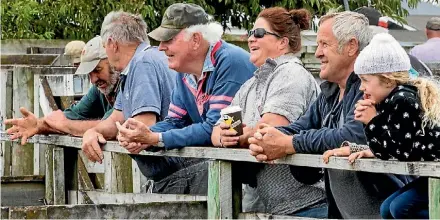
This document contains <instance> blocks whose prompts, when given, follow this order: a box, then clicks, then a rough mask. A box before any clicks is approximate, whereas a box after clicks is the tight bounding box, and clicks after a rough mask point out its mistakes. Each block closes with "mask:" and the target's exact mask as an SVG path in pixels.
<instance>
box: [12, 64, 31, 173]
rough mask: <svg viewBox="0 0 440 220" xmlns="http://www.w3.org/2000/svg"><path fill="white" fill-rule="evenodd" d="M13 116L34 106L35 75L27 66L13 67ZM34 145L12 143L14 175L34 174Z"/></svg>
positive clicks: (18, 115) (15, 116)
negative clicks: (21, 108)
mask: <svg viewBox="0 0 440 220" xmlns="http://www.w3.org/2000/svg"><path fill="white" fill-rule="evenodd" d="M13 71H14V72H13V80H12V81H13V84H12V86H13V93H14V99H13V103H12V105H13V111H14V112H13V117H14V118H19V117H22V115H21V113H20V107H25V108H26V109H29V110H32V109H33V108H34V75H33V73H32V72H31V70H30V69H29V68H27V67H19V66H16V67H14V69H13ZM33 162H34V146H33V144H25V145H24V146H21V145H20V144H18V143H14V144H13V145H12V176H22V175H32V174H33V173H34V166H33V165H34V163H33Z"/></svg>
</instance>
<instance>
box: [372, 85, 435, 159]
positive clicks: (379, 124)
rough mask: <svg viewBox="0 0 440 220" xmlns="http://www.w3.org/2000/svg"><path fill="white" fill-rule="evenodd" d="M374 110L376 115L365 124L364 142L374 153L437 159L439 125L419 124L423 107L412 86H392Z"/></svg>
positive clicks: (386, 156)
mask: <svg viewBox="0 0 440 220" xmlns="http://www.w3.org/2000/svg"><path fill="white" fill-rule="evenodd" d="M376 110H377V116H376V117H374V118H373V119H372V120H371V121H370V123H368V124H367V125H366V127H365V135H366V136H367V143H368V145H369V146H370V149H371V151H372V152H373V153H374V155H375V156H376V157H378V158H380V159H383V160H387V159H389V158H396V159H398V160H401V161H420V160H424V161H433V160H435V161H440V127H435V128H433V129H430V128H428V127H422V116H423V110H422V107H421V104H420V98H419V96H418V92H417V88H416V87H414V86H411V85H400V86H398V87H396V88H395V89H394V90H393V91H392V92H391V93H390V94H389V95H388V97H387V98H385V100H384V101H382V102H381V103H379V104H378V105H376Z"/></svg>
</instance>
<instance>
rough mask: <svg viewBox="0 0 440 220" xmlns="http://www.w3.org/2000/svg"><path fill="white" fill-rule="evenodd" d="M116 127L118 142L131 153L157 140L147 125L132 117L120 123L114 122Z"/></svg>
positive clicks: (145, 147) (151, 144) (139, 150)
mask: <svg viewBox="0 0 440 220" xmlns="http://www.w3.org/2000/svg"><path fill="white" fill-rule="evenodd" d="M116 127H118V130H119V132H118V136H117V139H118V141H119V144H120V145H121V146H122V147H124V148H126V149H127V150H128V151H129V152H130V153H133V154H138V153H139V152H141V151H142V150H145V149H147V148H148V147H150V146H153V145H156V144H157V143H158V141H159V140H158V139H159V138H158V137H157V134H156V133H154V132H152V131H151V130H150V128H148V126H147V125H145V124H144V123H142V122H140V121H137V120H136V119H133V118H129V119H128V120H127V121H125V122H124V124H122V125H121V124H119V122H116Z"/></svg>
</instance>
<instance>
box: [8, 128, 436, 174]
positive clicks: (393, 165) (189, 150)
mask: <svg viewBox="0 0 440 220" xmlns="http://www.w3.org/2000/svg"><path fill="white" fill-rule="evenodd" d="M0 141H9V136H8V135H7V134H6V133H4V132H2V133H0ZM28 142H30V143H39V144H53V145H58V146H64V147H73V148H78V149H80V148H81V144H82V139H81V138H77V137H71V136H63V135H36V136H34V137H32V138H30V139H28ZM103 151H109V152H117V153H125V154H129V152H128V151H127V150H126V149H124V148H123V147H121V146H120V145H119V144H118V142H116V141H108V142H107V144H105V145H104V147H103ZM139 154H140V155H149V156H171V157H193V158H207V159H215V160H225V161H246V162H258V161H257V160H256V159H255V158H254V157H253V156H251V155H250V154H249V150H247V149H234V148H229V149H225V148H215V147H185V148H182V149H175V150H167V151H165V150H160V151H158V152H148V151H142V152H141V153H139ZM274 163H275V164H288V165H296V166H307V167H321V168H331V169H341V170H352V171H364V172H374V173H394V174H404V175H418V176H430V177H440V163H439V162H401V161H396V160H389V161H385V160H380V159H372V158H370V159H358V160H356V162H355V163H354V164H349V163H348V160H347V158H346V157H331V158H330V160H329V163H328V164H325V163H323V161H322V155H313V154H295V155H290V156H287V157H285V158H281V159H278V160H275V161H274Z"/></svg>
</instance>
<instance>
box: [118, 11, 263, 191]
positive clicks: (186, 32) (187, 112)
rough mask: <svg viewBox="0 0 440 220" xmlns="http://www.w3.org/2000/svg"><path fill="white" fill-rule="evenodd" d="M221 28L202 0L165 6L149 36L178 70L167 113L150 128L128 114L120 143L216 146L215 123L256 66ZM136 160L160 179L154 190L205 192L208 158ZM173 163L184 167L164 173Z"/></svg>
mask: <svg viewBox="0 0 440 220" xmlns="http://www.w3.org/2000/svg"><path fill="white" fill-rule="evenodd" d="M222 33H223V28H222V26H221V25H220V24H219V23H216V22H213V21H209V20H208V14H206V13H205V11H204V10H203V8H201V7H200V6H198V5H195V4H184V3H176V4H173V5H171V6H170V7H168V8H167V10H166V11H165V14H164V16H163V19H162V23H161V26H160V27H158V28H157V29H155V30H154V31H152V32H151V33H150V34H149V36H150V37H151V38H153V39H155V40H157V41H159V42H160V45H159V49H160V50H162V51H165V53H166V54H167V56H168V61H169V64H168V65H169V68H171V69H174V70H176V71H177V72H179V74H178V76H177V77H176V80H177V86H176V88H175V89H174V91H173V94H172V96H171V103H170V108H169V112H168V116H167V117H166V118H165V120H164V121H162V122H159V123H157V124H156V125H154V126H151V127H149V126H146V125H144V124H142V123H139V122H138V121H137V120H136V119H129V120H128V121H127V124H126V126H123V127H121V128H120V130H119V132H120V136H119V141H120V142H121V143H125V144H124V145H125V146H127V145H128V146H130V144H129V143H130V142H133V144H134V143H135V142H137V143H138V144H141V145H142V146H143V147H144V148H148V147H151V146H162V147H165V149H167V150H168V149H175V148H182V147H185V146H209V145H212V143H211V133H212V128H213V126H214V124H215V123H216V122H217V120H218V119H219V117H220V110H221V109H222V108H225V107H227V106H228V105H230V104H231V101H232V98H233V97H234V95H235V93H236V92H237V91H238V89H239V88H240V86H241V85H242V84H243V83H244V82H245V81H246V80H248V79H249V78H250V77H251V76H252V73H253V72H254V71H255V66H254V65H253V64H252V63H251V62H249V53H247V52H246V51H245V50H244V49H242V48H239V47H237V46H234V45H232V44H229V43H226V42H225V41H223V40H221V36H222ZM126 127H132V128H133V130H129V129H127V128H126ZM134 145H135V144H134ZM135 159H136V161H137V163H138V165H139V168H140V170H141V171H142V172H143V173H144V174H145V175H146V176H150V177H153V179H155V180H156V181H157V182H156V183H155V187H154V191H155V192H158V191H159V192H164V193H191V194H206V193H207V180H208V179H207V162H206V161H205V160H200V159H183V158H176V159H175V160H174V161H170V160H162V161H152V160H151V159H150V158H145V157H135ZM201 161H203V162H201ZM175 164H178V166H180V167H181V170H180V172H179V171H177V172H175V174H173V175H171V176H169V177H166V175H164V174H163V172H165V171H168V170H170V168H168V167H169V166H174V165H175ZM191 165H192V166H191ZM186 167H188V168H186ZM185 168H186V169H185ZM167 173H168V172H167ZM165 177H166V178H165ZM167 185H170V187H167ZM173 185H174V187H173ZM176 185H178V187H176Z"/></svg>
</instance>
